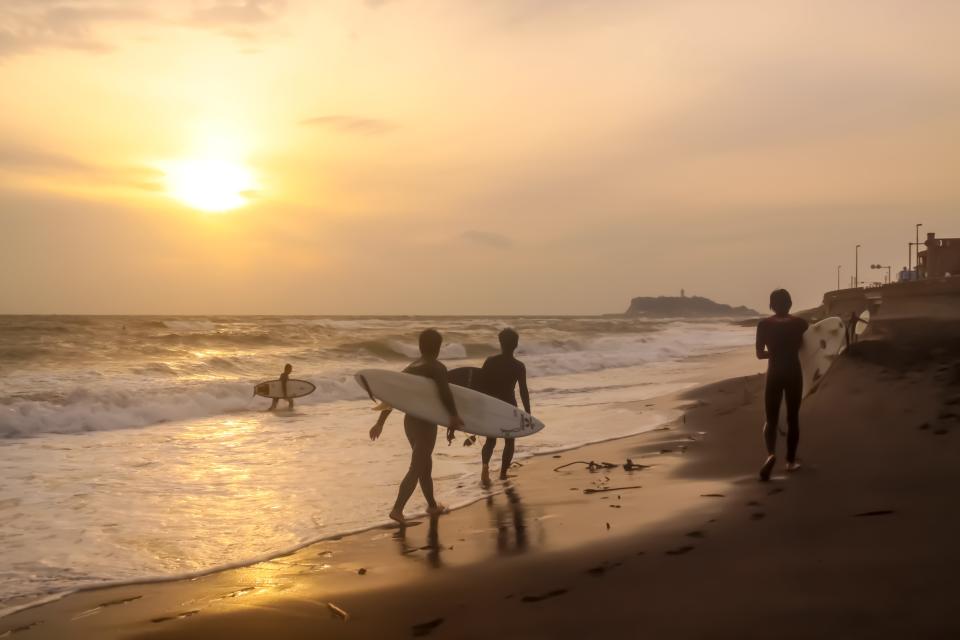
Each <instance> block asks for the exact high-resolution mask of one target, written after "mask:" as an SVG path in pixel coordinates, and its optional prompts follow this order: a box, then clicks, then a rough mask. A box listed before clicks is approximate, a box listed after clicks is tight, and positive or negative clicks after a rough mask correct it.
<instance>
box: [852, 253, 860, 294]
mask: <svg viewBox="0 0 960 640" xmlns="http://www.w3.org/2000/svg"><path fill="white" fill-rule="evenodd" d="M853 255H854V259H853V288H854V289H856V288H858V287H859V286H860V245H857V248H856V249H855V250H854V253H853Z"/></svg>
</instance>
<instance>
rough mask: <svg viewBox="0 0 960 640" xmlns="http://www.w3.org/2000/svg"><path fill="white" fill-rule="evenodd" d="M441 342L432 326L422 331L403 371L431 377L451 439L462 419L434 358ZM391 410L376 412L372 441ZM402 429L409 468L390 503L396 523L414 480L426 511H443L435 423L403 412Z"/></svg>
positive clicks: (443, 368)
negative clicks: (415, 355) (436, 486)
mask: <svg viewBox="0 0 960 640" xmlns="http://www.w3.org/2000/svg"><path fill="white" fill-rule="evenodd" d="M442 343H443V337H442V336H441V335H440V332H439V331H437V330H436V329H427V330H425V331H423V332H422V333H421V334H420V359H419V360H415V361H414V362H413V363H411V364H410V365H409V366H408V367H407V368H406V369H404V370H403V371H404V373H412V374H413V375H416V376H423V377H424V378H431V379H432V380H433V381H434V382H435V383H436V384H437V390H438V391H439V392H440V400H441V402H443V406H444V407H446V409H447V411H448V412H449V413H450V428H449V429H447V441H448V442H449V441H451V440H453V432H454V430H456V429H459V428H461V427H463V420H461V419H460V416H459V414H458V413H457V405H456V404H455V403H454V401H453V393H452V392H451V391H450V384H449V383H448V382H447V368H446V367H445V366H444V365H443V363H442V362H440V360H439V359H438V358H439V357H440V345H441V344H442ZM391 411H392V409H386V410H384V411H381V412H380V417H379V418H378V419H377V423H376V424H375V425H373V427H372V428H371V429H370V439H371V440H376V439H377V438H379V437H380V434H381V433H383V425H384V423H385V422H386V421H387V416H389V415H390V412H391ZM403 431H404V433H406V435H407V441H408V442H409V443H410V449H411V453H410V468H409V469H408V470H407V475H405V476H404V477H403V480H401V481H400V490H399V492H398V493H397V501H396V502H395V503H394V505H393V510H392V511H390V518H392V519H393V520H396V521H397V522H399V523H400V524H404V523H405V522H406V520H405V519H404V517H403V508H404V507H405V506H406V505H407V501H408V500H409V499H410V496H411V495H413V490H414V489H415V488H416V486H417V483H418V482H419V483H420V491H422V492H423V497H424V498H426V500H427V513H429V514H430V515H439V514H441V513H446V511H447V508H446V507H445V506H443V505H442V504H440V503H438V502H437V501H436V499H435V498H434V497H433V447H434V446H435V445H436V444H437V425H435V424H431V423H429V422H425V421H423V420H420V419H419V418H414V417H413V416H411V415H405V416H404V417H403Z"/></svg>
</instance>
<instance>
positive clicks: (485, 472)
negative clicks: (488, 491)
mask: <svg viewBox="0 0 960 640" xmlns="http://www.w3.org/2000/svg"><path fill="white" fill-rule="evenodd" d="M480 484H482V485H483V486H485V487H489V486H490V469H488V468H487V467H483V469H481V470H480Z"/></svg>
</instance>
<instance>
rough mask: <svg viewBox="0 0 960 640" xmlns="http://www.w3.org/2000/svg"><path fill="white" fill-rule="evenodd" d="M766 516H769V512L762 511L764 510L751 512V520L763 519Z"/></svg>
mask: <svg viewBox="0 0 960 640" xmlns="http://www.w3.org/2000/svg"><path fill="white" fill-rule="evenodd" d="M766 517H767V514H765V513H764V512H762V511H757V512H756V513H751V514H750V519H751V520H763V519H764V518H766Z"/></svg>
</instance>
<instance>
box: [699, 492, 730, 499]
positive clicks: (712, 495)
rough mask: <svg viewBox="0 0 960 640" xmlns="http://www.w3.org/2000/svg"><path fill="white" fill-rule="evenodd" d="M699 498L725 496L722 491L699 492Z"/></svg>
mask: <svg viewBox="0 0 960 640" xmlns="http://www.w3.org/2000/svg"><path fill="white" fill-rule="evenodd" d="M700 497H701V498H726V497H727V496H725V495H723V494H722V493H701V494H700Z"/></svg>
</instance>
